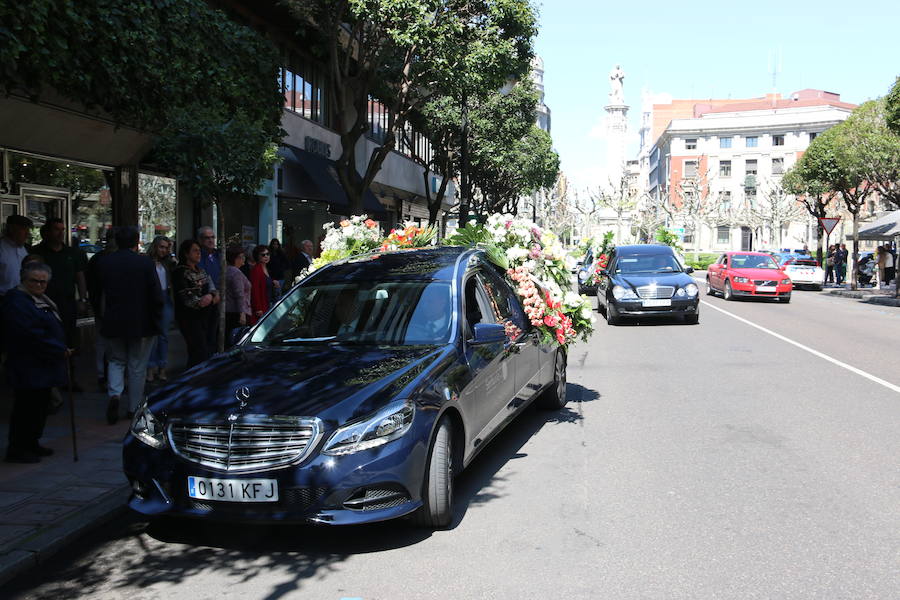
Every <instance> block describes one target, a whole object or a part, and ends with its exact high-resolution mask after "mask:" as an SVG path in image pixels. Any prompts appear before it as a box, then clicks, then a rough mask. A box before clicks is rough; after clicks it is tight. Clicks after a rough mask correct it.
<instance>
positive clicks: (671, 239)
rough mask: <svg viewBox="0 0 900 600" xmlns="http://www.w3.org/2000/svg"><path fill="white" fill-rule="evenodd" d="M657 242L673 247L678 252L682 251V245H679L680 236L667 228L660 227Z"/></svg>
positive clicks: (656, 236) (657, 231)
mask: <svg viewBox="0 0 900 600" xmlns="http://www.w3.org/2000/svg"><path fill="white" fill-rule="evenodd" d="M654 239H656V241H657V242H660V243H661V244H665V245H666V246H672V247H673V248H676V249H678V250H681V244H679V243H678V236H677V235H675V234H674V233H672V232H671V231H669V230H668V229H666V228H665V227H660V228H659V229H657V230H656V235H655V236H654Z"/></svg>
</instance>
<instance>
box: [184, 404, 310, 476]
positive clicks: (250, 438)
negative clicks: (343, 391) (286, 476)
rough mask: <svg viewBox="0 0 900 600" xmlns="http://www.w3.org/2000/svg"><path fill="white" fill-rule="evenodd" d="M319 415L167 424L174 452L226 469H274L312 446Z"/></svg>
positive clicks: (297, 458)
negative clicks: (315, 417)
mask: <svg viewBox="0 0 900 600" xmlns="http://www.w3.org/2000/svg"><path fill="white" fill-rule="evenodd" d="M321 430H322V428H321V426H320V422H319V420H318V419H308V418H298V417H264V416H245V417H243V418H242V419H241V421H240V422H235V423H224V422H203V423H186V422H181V421H175V422H173V423H172V424H170V425H169V441H170V443H171V445H172V449H173V450H174V451H175V454H177V455H178V456H180V457H182V458H184V459H185V460H188V461H190V462H193V463H196V464H198V465H202V466H204V467H208V468H210V469H215V470H218V471H226V472H228V473H248V472H251V471H263V470H267V469H276V468H279V467H286V466H288V465H291V464H294V463H297V462H300V461H301V460H303V458H305V457H306V455H307V454H309V452H310V451H311V450H312V448H313V447H315V445H316V444H315V442H316V441H317V439H318V437H319V433H320V432H321Z"/></svg>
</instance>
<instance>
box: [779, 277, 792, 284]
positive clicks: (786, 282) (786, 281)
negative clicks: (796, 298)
mask: <svg viewBox="0 0 900 600" xmlns="http://www.w3.org/2000/svg"><path fill="white" fill-rule="evenodd" d="M790 282H791V280H790V279H788V278H784V279H782V280H781V283H783V284H784V285H788V284H789V283H790Z"/></svg>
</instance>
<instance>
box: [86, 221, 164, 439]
mask: <svg viewBox="0 0 900 600" xmlns="http://www.w3.org/2000/svg"><path fill="white" fill-rule="evenodd" d="M138 239H139V233H138V230H137V228H136V227H121V228H120V229H119V230H118V231H116V246H117V247H118V250H116V251H115V252H113V253H111V254H109V255H107V256H105V257H103V259H102V260H101V261H100V262H99V263H98V264H97V274H98V280H99V287H100V289H101V290H102V294H103V296H102V298H101V299H100V303H101V304H102V307H103V309H102V313H103V321H102V324H101V327H100V332H99V333H100V335H101V336H103V338H104V341H105V342H106V344H107V347H108V348H109V349H110V351H111V352H110V359H109V377H108V380H109V385H108V393H109V405H108V406H107V409H106V420H107V422H108V423H109V424H110V425H112V424H115V423H116V421H118V420H119V399H120V396H121V395H122V392H123V390H124V387H125V373H126V371H127V373H128V408H127V412H128V415H129V416H131V415H132V414H134V411H135V410H136V409H137V408H138V406H140V405H141V403H142V402H143V401H144V382H145V378H146V376H147V361H148V360H149V358H150V352H151V350H152V349H153V343H154V342H155V340H156V336H157V335H159V332H160V322H161V320H162V311H163V304H164V299H163V295H162V290H161V289H160V287H159V278H158V277H157V276H156V269H155V268H154V266H153V262H152V261H151V260H150V258H149V257H147V256H146V255H142V254H138V251H137V250H138Z"/></svg>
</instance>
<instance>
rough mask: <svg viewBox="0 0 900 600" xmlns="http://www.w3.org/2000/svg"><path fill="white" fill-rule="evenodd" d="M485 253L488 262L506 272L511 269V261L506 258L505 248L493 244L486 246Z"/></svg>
mask: <svg viewBox="0 0 900 600" xmlns="http://www.w3.org/2000/svg"><path fill="white" fill-rule="evenodd" d="M484 253H485V254H487V257H488V260H490V261H491V262H492V263H494V264H495V265H497V266H498V267H500V268H501V269H503V270H504V271H505V270H507V269H508V268H509V259H507V258H506V252H504V251H503V248H500V247H499V246H494V245H493V244H489V245H485V246H484Z"/></svg>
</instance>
